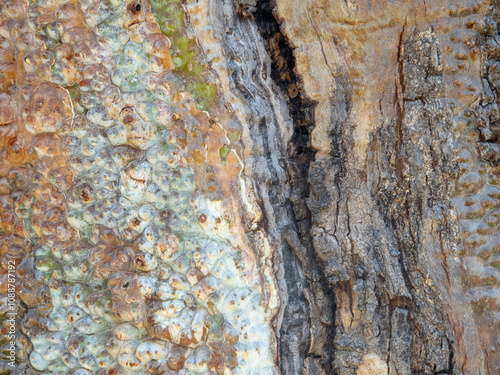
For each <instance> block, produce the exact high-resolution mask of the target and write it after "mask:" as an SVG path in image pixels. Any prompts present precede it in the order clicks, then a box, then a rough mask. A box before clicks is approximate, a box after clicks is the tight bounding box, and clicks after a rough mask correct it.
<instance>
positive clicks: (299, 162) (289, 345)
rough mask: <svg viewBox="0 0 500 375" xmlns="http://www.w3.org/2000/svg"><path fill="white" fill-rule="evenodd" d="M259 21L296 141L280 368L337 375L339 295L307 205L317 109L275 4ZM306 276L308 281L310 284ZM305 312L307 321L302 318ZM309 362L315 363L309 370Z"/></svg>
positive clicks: (266, 4) (262, 7)
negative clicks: (319, 333)
mask: <svg viewBox="0 0 500 375" xmlns="http://www.w3.org/2000/svg"><path fill="white" fill-rule="evenodd" d="M254 20H255V22H256V24H257V26H258V28H259V32H260V35H261V36H262V38H263V39H264V44H265V47H266V50H267V52H268V53H269V56H270V57H271V66H272V69H271V72H270V74H271V78H272V79H273V81H274V82H275V84H276V85H277V86H278V87H279V88H280V89H281V91H282V93H283V95H284V97H285V99H286V102H287V105H288V110H289V115H290V117H291V118H292V120H293V135H292V138H291V140H290V143H289V145H288V150H287V151H288V174H289V180H290V183H291V187H292V193H291V197H290V201H289V210H288V211H289V215H290V217H291V219H292V222H293V223H294V228H293V229H292V230H293V231H294V232H295V233H297V235H298V237H296V238H297V240H298V241H295V243H294V241H293V240H292V239H291V238H290V236H288V235H286V234H284V236H285V238H286V240H287V241H288V243H289V244H290V248H285V249H284V251H283V261H284V267H285V278H286V283H287V288H288V297H289V300H288V304H287V306H286V307H285V311H284V318H283V324H282V327H281V330H280V367H281V370H282V372H283V374H290V375H291V374H299V373H304V374H308V373H318V374H320V373H326V374H334V371H333V368H332V363H333V356H334V353H333V345H332V343H333V339H334V335H335V331H334V330H335V324H334V317H335V306H334V295H335V294H334V291H333V288H332V287H330V286H329V284H328V282H327V279H326V276H325V274H324V265H323V264H322V261H321V260H320V259H319V257H318V255H317V254H316V252H315V251H314V246H313V243H312V238H311V236H310V230H311V227H312V224H311V213H310V211H309V209H308V207H307V203H306V201H307V199H308V198H309V194H310V184H309V181H308V176H309V169H310V165H311V163H312V162H313V161H314V155H315V152H314V151H313V149H312V147H311V143H310V133H311V130H312V129H313V127H314V107H315V104H316V103H314V102H313V101H311V100H309V99H307V98H306V97H305V96H304V95H303V94H302V92H301V86H300V82H299V78H298V77H297V75H296V73H295V70H294V68H295V58H294V55H293V50H292V48H291V47H290V46H289V45H288V42H287V39H286V37H285V36H284V35H283V34H282V33H281V31H280V25H279V23H278V21H277V19H276V18H275V17H274V15H273V3H272V1H270V0H261V1H259V2H258V4H257V8H256V11H255V14H254ZM297 242H298V243H297ZM297 261H298V262H299V263H297ZM299 264H300V267H299V268H301V269H300V270H299V269H296V268H295V265H299ZM302 272H303V274H302ZM304 276H305V279H306V280H304ZM301 284H303V288H304V289H307V290H300V289H299V288H298V286H300V285H301ZM318 292H319V293H320V294H322V295H323V294H324V298H325V299H326V300H327V301H326V303H325V302H321V301H318V300H317V293H318ZM306 299H307V300H308V304H307V302H306V305H305V306H307V310H308V311H304V312H301V311H300V310H301V308H300V306H301V303H302V302H304V301H306ZM316 303H317V304H318V305H319V306H320V307H321V308H323V309H325V308H326V309H328V305H330V311H328V312H327V313H326V314H327V315H328V316H329V322H325V321H323V320H322V319H319V314H318V312H317V311H315V307H314V306H313V304H316ZM325 305H326V306H325ZM299 312H301V313H302V315H300V314H299V315H297V314H298V313H299ZM297 316H302V317H305V316H307V318H306V319H297ZM315 325H319V326H321V327H322V330H323V332H324V336H326V337H321V338H318V337H313V338H312V337H311V332H312V331H314V329H311V328H313V327H314V326H315ZM301 333H302V335H301ZM313 335H314V333H313ZM313 339H314V340H316V341H318V339H320V340H324V344H325V345H324V346H323V347H322V348H321V349H322V350H321V352H318V351H317V350H314V348H313V343H312V341H314V340H313ZM316 345H317V344H316ZM309 360H310V361H311V362H313V363H309V364H308V361H309ZM291 362H294V363H297V362H299V363H300V368H297V367H296V366H295V367H294V366H293V365H290V363H291ZM317 371H321V372H317Z"/></svg>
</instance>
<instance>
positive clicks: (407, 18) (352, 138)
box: [277, 1, 498, 374]
mask: <svg viewBox="0 0 500 375" xmlns="http://www.w3.org/2000/svg"><path fill="white" fill-rule="evenodd" d="M491 11H492V8H490V7H489V6H487V5H484V4H483V3H480V2H477V3H474V4H468V5H467V6H465V5H461V4H460V3H459V2H452V1H448V2H442V1H440V2H437V1H432V2H429V1H427V2H426V3H424V4H420V3H418V4H417V3H414V2H398V4H397V5H394V4H391V3H389V2H384V1H382V2H379V3H369V2H354V1H349V2H344V1H328V2H324V3H317V2H307V1H306V2H304V3H302V4H301V6H300V7H297V6H295V5H294V4H292V3H290V2H288V1H277V15H278V17H279V18H280V20H281V21H282V24H281V28H282V31H283V33H284V34H285V35H286V36H287V37H288V39H289V43H290V44H291V45H292V46H293V47H294V55H295V59H296V62H297V68H296V69H297V71H298V75H299V76H300V77H301V80H302V87H303V88H304V93H305V95H307V96H308V97H309V98H310V99H311V100H315V101H317V102H318V105H317V106H316V107H315V127H314V130H313V132H312V138H311V141H312V146H313V148H314V150H315V152H316V154H315V158H314V161H313V162H312V163H311V166H310V168H309V184H310V195H309V199H308V201H307V203H308V207H309V209H310V211H311V214H312V230H311V234H312V238H313V244H314V250H315V252H316V253H317V255H318V257H319V258H320V259H321V260H322V265H323V267H324V272H325V274H326V275H327V277H328V281H329V283H330V286H331V287H332V288H333V289H334V290H335V294H334V301H335V304H336V314H335V339H334V357H335V358H334V362H333V371H334V372H337V373H339V374H386V373H390V374H391V373H406V374H410V373H417V374H431V373H478V374H483V373H484V374H490V373H495V371H497V370H496V369H494V366H497V363H498V361H497V360H495V358H494V356H493V354H492V353H493V352H494V349H493V347H494V344H493V342H495V341H496V340H497V339H498V335H497V334H496V333H495V332H494V328H493V327H494V326H493V325H491V322H492V321H495V319H496V318H494V316H495V312H494V311H496V310H495V309H496V308H497V307H496V297H495V296H496V293H497V289H496V288H495V285H496V277H495V276H489V275H493V274H495V271H494V270H493V268H494V266H493V267H492V266H491V265H488V264H485V261H487V262H491V263H493V262H494V259H496V258H494V256H493V255H490V254H494V251H493V247H494V245H493V243H495V241H496V235H495V233H496V232H495V231H496V229H495V228H497V227H496V225H497V224H496V223H497V221H496V220H493V222H494V223H493V222H492V224H491V228H492V229H491V230H490V229H485V225H482V224H480V223H475V224H474V225H473V224H472V223H465V224H466V225H468V227H467V229H466V230H465V233H464V229H463V227H464V223H459V222H458V221H457V216H456V213H457V212H458V215H459V217H460V215H461V211H462V212H464V211H465V212H464V213H466V212H467V210H466V209H463V208H462V209H460V208H456V207H454V205H455V204H454V202H452V200H451V198H452V196H453V195H456V194H457V193H455V192H454V189H455V187H454V186H455V184H456V182H457V181H458V186H457V189H458V191H463V190H464V189H466V191H465V192H464V193H465V194H464V193H462V195H465V198H463V199H465V200H467V199H469V201H474V200H476V201H478V205H479V206H481V202H480V201H481V200H482V201H483V203H482V205H483V207H485V206H488V207H491V208H493V209H494V208H496V204H495V203H493V202H491V204H489V203H486V201H487V200H488V199H493V198H494V194H495V193H494V192H493V191H494V190H495V191H496V187H491V186H492V185H497V184H498V180H497V177H494V176H493V175H490V176H491V177H480V178H479V177H477V175H476V173H478V174H481V173H483V174H485V175H487V174H488V173H492V174H494V172H488V171H490V170H491V169H485V166H484V163H483V164H481V162H479V161H478V158H479V156H478V151H476V150H477V149H476V148H477V147H483V148H484V149H488V150H490V151H489V153H487V154H488V155H489V156H488V158H489V159H488V160H489V162H490V163H495V162H496V159H495V158H496V156H495V155H496V154H495V152H493V151H492V149H493V148H495V145H493V143H494V141H495V140H496V138H495V137H494V136H491V134H493V133H494V131H491V134H490V133H488V132H487V130H486V129H485V130H484V133H487V134H490V137H491V138H490V143H489V144H488V145H486V146H482V145H480V144H477V141H478V133H477V130H475V129H477V125H474V121H471V120H469V118H471V117H472V118H474V117H476V113H478V112H479V113H480V112H481V111H483V110H482V109H480V108H478V104H479V101H480V99H481V97H482V95H484V94H482V93H483V92H487V90H486V89H483V84H482V83H481V80H482V76H483V75H484V73H483V72H484V69H483V68H482V64H483V62H482V60H481V58H480V57H479V55H480V54H479V51H480V48H481V46H482V45H484V43H486V39H485V35H488V34H489V33H491V29H490V26H491V25H492V24H493V23H492V22H491V21H490V19H489V17H488V16H487V14H488V13H489V12H491ZM490 44H491V42H490ZM490 63H491V64H494V62H491V61H490ZM492 70H493V71H494V70H495V69H494V68H493V69H492ZM483 90H484V91H483ZM486 96H487V95H486ZM490 96H491V95H490ZM489 103H490V104H491V103H492V100H491V99H490V101H489ZM493 106H494V105H490V106H489V108H490V110H489V112H488V114H487V115H485V117H486V118H490V117H491V113H492V112H491V111H493V113H495V110H494V109H492V107H493ZM479 116H480V115H479ZM479 116H477V117H479ZM464 118H465V120H464ZM460 124H463V125H460ZM494 126H495V125H494V123H493V128H494ZM490 128H491V126H490ZM479 140H480V139H479ZM464 148H465V149H467V152H465V151H462V149H464ZM470 149H472V151H469V150H470ZM460 153H462V154H464V155H467V156H469V161H468V163H469V164H468V168H469V169H472V170H474V169H475V168H476V169H475V170H478V172H472V174H470V173H471V171H469V170H467V171H465V170H464V171H461V170H460V169H457V168H456V165H457V161H459V162H460V158H458V160H457V158H456V155H457V154H460ZM470 159H472V160H474V161H470ZM462 164H463V162H462ZM480 165H482V167H481V166H480ZM459 168H460V166H459ZM462 168H463V167H462ZM481 168H482V169H481ZM467 173H469V175H467ZM464 176H465V177H464ZM460 180H464V183H463V184H464V187H461V186H460ZM485 180H487V181H488V182H485ZM467 189H468V190H467ZM485 190H486V191H488V192H489V193H486V191H485ZM474 194H476V198H474V197H473V196H474ZM488 194H489V195H488ZM487 195H488V197H489V198H487V197H486V196H487ZM467 197H468V198H467ZM472 204H473V203H469V205H472ZM465 206H466V204H465V203H463V204H462V207H465ZM476 214H477V215H478V216H480V217H484V216H486V217H489V216H488V215H491V214H489V211H488V210H486V211H484V210H483V211H480V212H477V213H476ZM483 215H484V216H483ZM481 220H482V219H481ZM471 227H472V228H474V229H476V228H477V229H478V230H479V236H480V237H479V238H478V235H477V234H473V233H471ZM480 227H482V228H483V230H482V231H481V228H480ZM469 233H470V234H472V235H473V236H472V239H471V240H469V241H467V240H466V238H467V236H469ZM464 234H465V235H466V236H465V237H464ZM464 239H465V242H463V241H464ZM472 241H476V243H473V242H472ZM481 245H483V248H482V249H483V250H486V251H487V253H486V254H483V255H484V258H485V259H484V260H483V261H482V262H483V263H482V264H481V263H480V264H478V262H477V258H474V254H476V253H477V250H475V249H478V248H479V247H480V246H481ZM470 253H472V254H470ZM466 254H470V255H466ZM464 255H466V256H464ZM491 263H490V264H491ZM474 274H482V275H485V276H486V275H488V276H489V277H490V278H489V279H486V280H485V282H487V285H486V287H485V286H482V287H477V286H475V287H471V286H470V284H469V279H470V277H471V276H473V275H474ZM483 277H484V276H483ZM471 302H472V304H471ZM477 305H480V306H482V310H481V312H480V313H479V314H478V312H477V311H476V312H475V313H474V312H473V310H474V309H476V310H477V307H476V308H475V307H474V306H477ZM486 316H487V317H488V318H486ZM487 319H490V325H488V324H487V323H486V321H487ZM472 321H474V322H475V323H474V324H472V325H471V324H470V322H472ZM486 327H489V328H486ZM471 343H474V344H471ZM486 347H488V349H486Z"/></svg>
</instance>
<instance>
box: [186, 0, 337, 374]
mask: <svg viewBox="0 0 500 375" xmlns="http://www.w3.org/2000/svg"><path fill="white" fill-rule="evenodd" d="M262 6H263V4H262V3H259V5H258V8H259V9H258V11H257V13H256V14H255V17H259V19H260V21H259V22H258V24H259V27H260V28H261V29H259V28H258V27H257V25H256V22H255V20H254V19H253V18H244V17H240V16H238V14H237V11H238V9H239V8H238V7H236V8H235V7H234V6H233V3H232V2H231V1H229V0H228V1H224V2H223V3H222V4H221V2H220V1H216V0H212V1H203V2H197V3H195V2H188V3H187V5H186V10H187V12H188V14H189V24H190V26H191V31H192V34H193V36H195V37H196V39H197V41H198V43H199V45H200V47H201V49H202V50H203V51H204V53H205V58H204V61H205V62H206V63H207V64H208V65H209V67H210V68H211V70H212V71H213V72H214V74H215V75H216V77H217V82H218V84H219V88H220V92H221V96H222V99H223V100H224V101H225V108H221V109H220V110H219V116H220V117H222V118H224V117H227V118H228V119H231V120H232V121H234V122H235V123H237V124H238V125H237V126H238V127H241V129H242V134H243V136H242V138H241V144H242V150H241V154H242V155H243V158H242V160H243V163H244V165H245V169H244V175H246V176H248V177H249V178H250V179H251V180H252V181H255V192H256V194H257V196H258V199H259V202H258V204H259V206H260V207H261V209H262V212H263V214H264V217H263V220H262V221H261V222H260V223H259V227H261V228H263V229H265V231H266V233H269V235H270V238H271V239H272V240H271V241H272V244H273V248H274V249H275V258H274V267H275V270H276V273H275V276H276V278H277V279H278V282H279V284H280V292H279V294H280V301H281V307H282V310H281V312H280V315H279V316H277V318H276V321H275V322H274V323H273V326H274V327H275V329H276V332H277V337H279V360H278V357H277V363H278V361H279V364H280V368H281V370H282V372H283V373H286V374H298V373H300V372H301V369H302V367H303V362H304V357H305V354H304V353H305V352H306V351H307V349H306V347H307V345H308V342H309V341H310V338H309V337H310V329H311V327H310V326H311V323H310V321H311V319H312V318H311V314H312V313H311V312H310V310H309V308H308V306H307V301H306V299H308V298H313V300H315V299H316V297H314V295H312V296H311V295H310V294H308V289H307V286H308V284H307V281H306V277H305V274H308V273H309V272H310V271H309V270H308V267H309V266H310V264H309V263H310V260H309V259H308V255H307V254H306V253H305V249H304V247H303V245H302V244H301V241H299V239H298V236H297V228H296V219H295V213H294V211H293V209H292V205H291V203H290V194H291V186H290V182H289V176H288V174H287V173H288V167H289V161H288V160H287V159H288V155H287V148H288V143H289V140H290V139H291V138H292V136H293V137H295V133H293V134H292V130H293V129H292V122H291V119H290V114H292V115H293V114H294V112H293V111H289V105H288V104H289V103H288V104H287V101H286V100H285V99H286V98H288V95H286V93H285V94H283V93H282V91H280V89H279V88H278V87H277V85H276V84H275V81H274V80H275V79H276V78H277V77H276V74H277V71H276V70H275V69H274V68H275V65H273V66H272V65H271V58H270V56H269V54H268V53H267V51H266V46H267V47H269V41H267V42H266V41H264V40H263V39H262V38H261V36H260V34H259V31H260V32H262V27H268V26H270V25H269V24H268V23H266V21H265V20H262V18H261V17H269V16H270V15H269V14H266V15H264V14H263V13H264V12H263V10H262ZM269 22H270V23H274V22H275V21H274V20H272V19H271V20H269ZM264 24H266V25H264ZM270 27H271V28H275V27H276V26H275V25H274V24H273V25H271V26H270ZM272 32H274V29H272V30H271V31H270V33H272ZM268 36H269V37H272V36H273V35H271V34H269V35H268ZM277 42H278V41H277V40H275V43H277ZM271 43H272V42H271ZM265 44H266V45H265ZM275 51H276V52H277V49H276V50H275ZM287 82H289V83H291V84H293V80H291V79H290V78H289V79H288V80H287ZM291 90H297V88H296V87H292V88H291ZM293 92H294V93H295V91H293ZM303 128H304V130H303V132H305V134H306V137H307V124H304V125H303ZM301 144H302V145H305V146H304V147H306V146H307V141H303V140H302V141H301ZM292 194H293V193H292ZM297 198H299V197H297ZM247 235H248V237H249V238H250V242H253V240H252V236H253V234H252V231H248V233H247ZM303 261H305V262H308V263H303ZM285 275H286V276H285ZM325 305H328V302H326V304H324V305H321V304H319V305H317V306H316V308H317V310H319V309H322V308H323V306H325ZM318 314H320V313H319V312H316V315H318ZM321 351H322V349H321V350H317V353H318V355H321ZM277 354H278V353H277Z"/></svg>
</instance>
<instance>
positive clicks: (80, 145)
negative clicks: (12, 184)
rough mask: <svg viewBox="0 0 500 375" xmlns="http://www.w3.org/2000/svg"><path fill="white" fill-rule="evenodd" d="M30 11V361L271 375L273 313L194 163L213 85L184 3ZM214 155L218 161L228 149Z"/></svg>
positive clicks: (38, 6) (49, 6) (37, 6)
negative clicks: (37, 295) (36, 287)
mask: <svg viewBox="0 0 500 375" xmlns="http://www.w3.org/2000/svg"><path fill="white" fill-rule="evenodd" d="M20 3H21V2H20ZM23 6H24V5H23ZM29 6H30V8H29V11H28V12H24V11H20V12H18V13H16V14H15V16H16V17H18V19H22V22H24V23H25V27H27V28H28V29H29V30H31V31H30V32H31V33H32V34H30V35H33V36H34V37H36V38H38V39H37V40H38V42H37V43H34V44H33V45H31V46H28V45H27V46H26V48H25V54H24V58H23V69H25V72H26V75H27V77H28V78H29V79H28V78H26V79H27V83H26V88H23V90H24V91H23V95H24V103H25V105H24V108H23V112H22V118H23V121H24V124H25V128H26V130H27V131H28V132H29V133H30V134H31V136H32V137H33V138H34V139H35V151H36V155H37V158H38V159H37V161H36V163H38V164H36V168H38V169H37V170H39V171H40V172H39V173H38V174H37V175H36V176H37V177H36V178H34V179H33V180H32V182H31V184H32V185H34V188H33V194H34V195H29V196H27V197H26V198H23V199H24V200H23V202H24V203H18V210H17V212H16V214H17V216H18V217H19V218H21V219H23V220H25V222H26V226H25V227H26V230H27V231H28V234H29V236H30V237H31V238H32V243H33V244H34V252H33V265H34V268H35V270H36V273H35V276H36V282H37V283H40V285H41V286H42V288H43V290H44V296H43V298H44V301H45V302H46V303H47V306H46V308H44V309H43V311H42V309H41V308H38V307H37V306H35V305H34V304H33V305H31V304H30V305H28V310H27V315H26V316H27V318H26V319H25V320H26V321H25V322H23V325H22V330H23V334H24V335H25V336H26V337H27V338H28V339H29V342H30V343H31V345H32V347H31V350H30V352H29V365H30V366H31V367H32V368H33V369H35V370H37V372H38V373H41V374H79V375H80V374H117V373H121V374H128V373H156V374H172V373H179V374H213V373H217V374H274V373H275V372H276V370H275V364H274V363H273V357H272V354H271V350H270V347H271V341H272V337H271V330H270V328H269V322H268V320H269V317H270V309H269V308H268V307H266V306H265V305H263V304H262V303H261V302H262V301H261V294H260V289H259V285H254V284H251V285H249V283H248V282H247V280H246V279H245V275H246V274H247V273H248V270H247V269H245V267H246V265H247V263H246V262H247V260H246V259H244V258H242V252H241V250H240V249H239V248H238V246H239V245H238V243H237V241H236V239H235V237H234V236H233V234H232V232H231V226H230V224H229V223H230V220H229V218H228V217H227V216H225V213H224V210H223V209H222V208H221V207H220V201H212V200H211V199H210V198H209V197H208V196H206V195H204V193H203V189H200V188H199V187H197V186H196V184H195V171H194V170H193V167H192V165H191V164H190V163H192V162H193V160H194V161H195V162H196V163H198V164H200V163H202V160H207V159H206V158H205V156H204V155H203V153H202V152H201V151H200V150H203V147H205V149H206V148H207V147H215V148H216V149H217V150H219V148H220V147H219V146H210V145H208V146H207V145H203V146H202V144H201V142H200V140H199V139H200V134H201V133H200V131H199V130H198V129H199V128H200V122H201V121H205V122H207V121H208V120H207V119H206V118H205V117H203V116H206V114H202V113H201V112H199V111H198V110H197V109H206V108H208V107H209V106H210V105H211V104H212V103H213V102H214V100H215V98H216V91H215V86H213V85H212V84H209V83H205V82H203V75H202V66H201V65H200V64H199V63H198V62H197V61H196V59H195V52H194V49H193V48H194V45H193V41H192V40H189V39H188V38H187V37H186V36H185V34H184V32H183V30H182V28H183V27H184V23H183V10H182V6H181V4H180V2H177V1H172V2H165V3H163V2H160V1H154V2H153V3H152V4H151V7H150V4H149V3H148V2H146V1H142V0H141V1H138V0H132V1H130V0H129V1H122V0H110V1H91V0H82V1H79V2H68V1H65V0H60V1H54V2H44V1H33V2H31V3H30V4H29ZM21 8H22V6H21ZM4 12H5V9H4ZM151 12H153V13H151ZM7 13H8V12H7ZM8 15H9V14H7V16H8ZM153 15H154V17H155V18H154V17H153ZM13 22H14V21H13ZM157 22H158V23H159V25H160V26H158V23H157ZM19 27H21V26H19ZM15 32H16V29H15V28H13V31H12V33H15ZM165 35H168V36H170V37H171V40H173V42H174V46H173V47H172V48H173V51H174V52H173V54H172V59H171V56H170V48H171V45H170V43H171V41H170V40H169V39H168V38H167V37H166V36H165ZM23 53H24V52H23ZM19 56H21V54H19ZM189 94H191V95H189ZM193 99H194V102H193ZM193 104H194V106H193ZM185 138H187V139H188V140H192V141H193V144H191V143H189V142H188V141H186V139H185ZM186 142H187V147H186ZM205 142H208V141H207V140H205ZM224 147H226V148H224ZM220 149H221V150H223V152H221V153H220V160H219V161H217V162H221V163H222V165H223V164H226V161H227V160H228V157H229V153H230V151H231V149H230V148H228V146H223V147H222V148H220ZM233 159H234V158H233ZM233 159H232V160H233ZM233 161H234V160H233ZM206 162H207V163H208V161H206ZM235 168H239V164H236V167H235ZM233 169H234V168H233ZM207 170H208V169H207ZM210 173H211V174H207V176H209V177H210V181H209V182H207V186H208V187H207V188H206V189H207V191H210V192H214V191H215V189H217V186H218V185H217V181H216V180H215V179H214V176H215V175H214V173H213V172H210ZM37 184H38V185H37ZM42 187H43V189H45V190H43V189H42ZM37 189H38V190H37ZM47 189H49V190H47ZM44 194H45V195H44ZM62 198H64V204H61V205H58V204H57V202H58V201H59V200H62ZM30 199H31V201H30ZM18 202H20V200H19V199H18ZM49 203H50V204H53V207H52V206H47V205H48V204H49ZM51 207H52V208H51ZM37 314H38V315H37ZM30 317H32V318H30ZM34 318H36V320H38V321H39V323H36V322H35V321H34V320H33V319H34ZM30 319H31V321H33V323H32V324H31V323H30V324H28V323H27V322H28V320H30Z"/></svg>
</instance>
